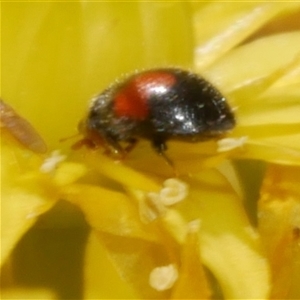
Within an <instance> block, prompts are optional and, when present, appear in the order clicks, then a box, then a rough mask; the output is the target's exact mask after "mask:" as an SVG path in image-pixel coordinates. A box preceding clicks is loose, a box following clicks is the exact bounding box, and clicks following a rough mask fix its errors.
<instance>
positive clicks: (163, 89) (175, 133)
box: [80, 68, 235, 164]
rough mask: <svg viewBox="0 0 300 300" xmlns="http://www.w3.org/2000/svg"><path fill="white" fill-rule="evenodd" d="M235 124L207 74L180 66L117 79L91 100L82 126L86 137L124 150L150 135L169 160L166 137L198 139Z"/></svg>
mask: <svg viewBox="0 0 300 300" xmlns="http://www.w3.org/2000/svg"><path fill="white" fill-rule="evenodd" d="M234 126H235V118H234V114H233V112H232V110H231V108H230V106H229V105H228V103H227V102H226V99H225V97H224V96H223V95H222V94H221V93H220V92H219V91H218V90H217V89H216V88H215V87H214V86H213V85H211V84H210V83H209V82H208V81H206V80H205V79H204V78H202V77H200V76H198V75H196V74H194V73H191V72H189V71H185V70H181V69H178V68H161V69H150V70H146V71H142V72H139V73H135V74H133V75H130V76H128V77H126V78H125V79H124V80H120V81H117V82H116V83H114V84H112V85H111V86H110V87H108V88H107V89H106V90H104V91H103V92H102V93H101V94H99V95H98V96H96V97H95V98H94V99H92V102H91V106H90V109H89V112H88V115H87V117H86V119H85V120H84V121H82V122H81V125H80V127H81V131H82V132H83V133H84V135H85V136H86V138H85V142H88V143H89V144H93V145H98V144H101V145H102V146H104V147H105V149H106V150H107V152H109V153H117V154H121V155H124V154H125V153H127V152H128V151H129V149H131V148H132V147H133V145H134V144H135V143H136V142H137V141H138V139H139V138H144V139H147V140H149V141H150V142H151V143H152V146H153V147H154V149H155V150H156V151H157V153H158V154H160V155H162V156H163V157H164V158H165V159H166V161H167V162H168V163H169V164H172V162H171V161H170V160H169V159H168V157H167V156H166V154H165V151H166V149H167V147H166V141H167V140H169V139H174V140H183V141H187V142H197V141H201V140H206V139H210V138H213V137H218V136H221V135H222V134H224V133H225V132H226V131H228V130H230V129H232V128H233V127H234ZM124 142H125V143H124ZM125 145H127V146H125Z"/></svg>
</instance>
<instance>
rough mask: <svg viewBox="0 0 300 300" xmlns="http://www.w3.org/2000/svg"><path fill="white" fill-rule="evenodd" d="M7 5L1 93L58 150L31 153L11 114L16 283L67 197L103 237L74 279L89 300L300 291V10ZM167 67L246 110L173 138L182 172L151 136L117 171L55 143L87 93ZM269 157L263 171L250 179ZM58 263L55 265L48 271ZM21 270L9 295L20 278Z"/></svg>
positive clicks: (95, 240)
mask: <svg viewBox="0 0 300 300" xmlns="http://www.w3.org/2000/svg"><path fill="white" fill-rule="evenodd" d="M2 6H3V7H2V9H3V11H4V13H3V24H2V31H3V34H2V35H3V37H2V39H3V49H2V52H3V53H2V57H3V58H2V59H3V66H2V72H3V74H4V75H5V76H4V78H3V90H2V96H3V98H4V100H5V101H7V103H9V104H10V105H11V106H13V107H14V108H15V110H16V111H17V112H18V113H20V114H21V115H22V116H23V117H24V118H26V119H27V120H28V121H30V123H31V124H32V125H33V126H34V127H35V128H36V129H37V131H38V132H39V133H40V134H41V137H43V138H44V139H45V141H46V143H47V144H48V146H49V152H48V153H47V154H46V155H44V154H37V153H34V152H32V151H31V150H30V149H28V146H30V143H29V141H28V139H27V138H25V143H24V141H22V140H21V142H23V143H21V144H20V143H19V142H20V139H18V137H19V136H18V134H16V133H15V132H14V128H9V126H7V122H9V121H7V119H5V118H4V117H3V113H2V115H1V122H2V126H3V136H2V141H1V143H2V145H1V147H2V148H1V150H2V151H1V159H2V161H1V166H2V174H3V175H2V176H3V178H2V185H3V187H2V190H1V192H2V218H3V219H2V222H1V223H2V236H1V238H2V242H4V244H3V245H4V250H5V251H4V252H3V253H2V264H3V265H4V267H6V268H7V269H8V271H6V272H4V277H5V278H8V277H9V276H8V275H9V273H10V271H11V268H9V267H7V266H10V264H12V265H13V266H14V262H15V261H16V255H17V254H15V253H12V250H13V248H14V247H15V246H16V244H17V242H18V241H19V240H20V238H21V236H22V235H24V233H25V232H26V231H27V230H28V229H29V228H30V227H31V226H32V225H33V224H34V223H35V222H36V221H38V220H43V217H40V215H41V214H42V213H44V212H45V211H47V210H49V209H50V208H51V207H53V205H55V204H56V207H57V205H59V203H61V201H59V200H66V201H68V202H69V203H71V204H72V205H75V206H76V207H78V208H79V209H80V211H81V212H82V213H83V214H84V217H85V220H86V221H87V223H88V225H89V226H90V228H92V232H91V234H90V235H89V238H88V241H87V242H86V244H83V247H86V251H85V257H84V262H85V263H84V267H83V271H82V270H81V269H79V268H78V269H76V272H74V273H73V272H72V271H70V273H68V276H69V277H70V278H72V277H73V276H74V277H76V276H77V275H76V274H80V272H83V277H84V280H82V282H81V284H82V291H81V293H82V295H83V296H82V297H84V298H85V299H105V298H110V299H111V298H128V299H129V298H135V299H144V298H148V299H150V298H151V299H181V298H183V299H210V298H213V297H214V298H220V297H224V299H273V298H281V299H295V298H297V297H298V298H299V297H300V289H299V287H298V281H299V277H300V270H299V264H297V261H298V260H299V255H300V249H299V239H300V237H299V236H300V234H299V228H300V217H299V215H300V209H299V195H300V191H299V189H298V187H297V186H298V184H297V183H298V181H299V164H300V142H299V141H300V139H299V137H300V136H299V135H300V134H299V132H300V131H299V129H300V122H299V117H298V116H299V112H300V100H299V99H300V89H299V82H300V72H299V68H300V66H299V64H300V44H299V38H300V31H299V30H300V29H299V26H298V23H297V22H296V21H295V20H298V18H299V9H300V5H299V4H298V3H289V2H287V3H240V2H232V3H223V2H206V3H201V2H199V3H188V2H187V3H185V2H163V1H157V2H142V1H137V2H125V3H121V2H119V3H115V2H106V3H105V2H57V3H52V2H49V3H48V2H47V3H46V2H44V3H33V2H6V3H3V5H2ZM293 20H294V22H293ZM170 65H171V66H180V67H182V68H187V69H192V70H194V71H195V72H198V73H201V74H202V75H203V76H204V77H206V78H207V79H208V80H210V81H211V82H212V83H213V84H214V85H216V86H217V87H218V88H219V89H220V90H221V91H222V93H224V94H225V95H226V96H227V98H228V100H229V102H230V103H231V105H232V107H233V108H234V112H235V114H236V117H237V126H236V128H235V129H234V130H233V131H232V132H230V133H228V135H227V136H225V137H223V138H222V139H219V140H217V141H216V140H213V141H208V142H203V143H195V144H192V143H191V144H189V143H185V142H177V141H170V142H169V143H168V148H169V149H168V156H169V157H170V158H171V159H172V160H173V161H174V164H175V168H176V171H177V172H178V174H179V176H178V178H171V177H174V173H173V170H172V169H171V168H170V167H169V166H168V165H166V164H165V162H164V160H163V159H162V158H161V157H159V156H158V155H157V154H156V153H155V152H154V151H153V150H152V149H151V147H150V146H149V143H148V142H146V141H142V142H140V143H139V145H138V146H137V147H136V149H134V150H133V151H132V152H131V153H130V154H129V155H128V157H127V159H126V160H124V161H122V162H115V161H113V160H112V159H111V158H109V157H107V156H105V155H104V154H103V153H102V151H101V150H98V151H92V150H91V149H84V148H82V149H80V150H78V151H71V150H70V149H69V148H70V147H69V145H70V143H69V142H64V143H60V142H59V140H60V139H62V138H65V137H67V136H70V135H71V134H72V133H75V132H76V126H77V124H78V122H79V120H80V119H81V118H82V117H84V114H85V111H86V107H87V99H89V98H91V97H92V96H93V95H94V94H96V93H98V92H99V91H101V89H103V88H105V87H106V86H107V85H108V84H109V83H110V82H111V81H113V80H114V79H115V78H116V77H118V76H119V75H120V74H123V73H127V72H132V71H133V70H136V69H143V68H150V67H157V66H170ZM24 122H25V121H24ZM24 122H23V123H22V122H21V124H25V123H24ZM25 127H26V126H25ZM25 129H26V128H25ZM26 130H27V129H26ZM26 130H25V135H26ZM29 131H30V129H29ZM22 132H24V130H23V131H21V133H22ZM29 133H30V132H29ZM27 134H28V131H27ZM28 135H29V136H30V134H28ZM32 135H33V136H34V138H35V139H36V140H39V137H38V136H35V134H32ZM32 135H31V136H32ZM26 137H27V135H26ZM16 138H17V140H16ZM18 140H19V141H18ZM29 148H30V147H29ZM58 149H60V150H59V151H58ZM33 150H36V149H33ZM51 153H52V154H51ZM229 159H231V160H232V161H234V164H232V163H231V162H229ZM249 159H250V160H251V162H250V164H249V163H247V161H246V160H248V161H249ZM257 160H260V161H261V163H260V164H258V162H257ZM262 162H264V163H265V165H264V166H266V167H267V168H268V171H267V172H266V173H265V174H264V173H263V171H262V170H261V171H259V172H256V173H255V175H253V174H252V173H251V170H253V169H254V167H255V166H262V165H263V163H262ZM249 166H250V170H249ZM235 167H236V168H235ZM261 169H262V168H261ZM253 176H260V177H262V176H264V179H263V184H262V186H261V190H260V191H261V196H260V197H259V208H258V210H256V209H255V208H253V206H254V205H253V204H251V202H253V201H256V200H257V198H258V195H257V194H258V186H259V185H260V182H259V180H258V179H257V180H253ZM243 189H244V190H243ZM255 192H256V194H255ZM251 195H253V196H251ZM243 199H245V202H243V201H242V200H243ZM58 207H59V206H58ZM68 213H71V209H70V208H69V210H68V211H67V213H66V215H68ZM256 214H257V216H258V218H257V219H255V220H254V221H253V215H256ZM57 216H58V215H57V214H52V217H51V214H50V219H52V220H53V219H55V218H56V217H57ZM72 216H73V215H71V218H70V219H68V220H69V221H70V222H71V224H72V222H75V221H74V220H73V221H71V220H72ZM251 216H252V217H251ZM251 218H252V219H251ZM255 221H257V222H258V224H255ZM50 224H51V222H50ZM60 225H63V226H67V227H68V226H70V225H69V224H68V222H65V223H64V222H63V223H61V224H60ZM40 226H41V225H40ZM36 230H39V227H38V226H36ZM40 230H41V229H40ZM79 231H80V230H79V229H78V226H74V228H73V232H75V233H77V232H79ZM45 232H47V231H45ZM31 234H32V233H31ZM29 236H30V234H29ZM58 236H59V234H58ZM49 246H50V247H49V248H51V247H53V246H52V245H49ZM19 247H22V246H19ZM35 247H37V248H39V247H40V245H39V244H35ZM21 250H22V248H21ZM72 250H73V249H69V250H68V253H69V254H70V256H71V253H72ZM17 253H18V251H17ZM33 253H35V252H34V251H33ZM47 254H50V252H47ZM27 255H28V256H30V253H29V254H27ZM33 255H34V254H33ZM17 257H18V256H17ZM78 259H79V260H80V259H81V258H80V257H78ZM61 263H62V261H58V260H51V259H50V258H49V261H47V265H49V264H51V268H50V269H51V270H55V268H57V266H58V268H59V265H60V264H61ZM53 266H54V267H53ZM20 268H21V266H20ZM32 268H33V267H32ZM7 269H4V270H7ZM14 270H15V273H14V274H13V276H12V282H8V283H7V285H6V286H4V287H6V290H8V288H12V289H14V288H15V286H16V285H17V284H19V283H20V282H18V280H17V278H18V275H19V274H20V271H18V268H16V267H15V268H14ZM45 272H46V270H45ZM54 274H55V273H54ZM30 279H31V278H29V282H30V286H34V285H35V284H36V286H37V287H38V286H39V285H38V284H37V283H36V281H35V280H34V277H33V278H32V281H30ZM21 282H22V280H21ZM62 285H63V286H64V287H65V289H64V288H62V287H61V284H59V282H58V281H56V285H55V286H54V287H53V285H52V284H51V283H50V284H49V283H48V284H47V283H46V288H49V289H53V290H54V293H57V294H58V296H59V297H65V298H67V297H69V298H72V297H73V298H74V293H75V294H76V292H74V291H72V290H69V285H68V284H67V280H66V279H65V278H64V280H63V284H62ZM71 285H72V284H71ZM43 286H45V284H44V285H43ZM76 291H78V290H76ZM23 293H24V294H23V295H24V296H22V297H23V298H25V297H26V291H24V292H23ZM49 295H50V296H45V297H53V296H52V293H49ZM62 295H64V296H62ZM70 295H72V296H70ZM75 297H78V298H79V297H81V296H80V292H77V294H76V296H75Z"/></svg>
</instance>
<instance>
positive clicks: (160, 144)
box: [152, 139, 177, 177]
mask: <svg viewBox="0 0 300 300" xmlns="http://www.w3.org/2000/svg"><path fill="white" fill-rule="evenodd" d="M152 146H153V148H154V149H155V150H156V152H157V153H158V154H159V155H161V156H162V158H163V159H164V161H165V162H166V163H167V165H169V166H170V167H171V168H172V169H173V172H174V174H175V176H176V177H177V170H176V169H175V166H174V163H173V161H172V160H171V159H170V158H169V157H168V156H167V154H166V150H167V145H166V142H165V140H164V139H155V140H154V141H152Z"/></svg>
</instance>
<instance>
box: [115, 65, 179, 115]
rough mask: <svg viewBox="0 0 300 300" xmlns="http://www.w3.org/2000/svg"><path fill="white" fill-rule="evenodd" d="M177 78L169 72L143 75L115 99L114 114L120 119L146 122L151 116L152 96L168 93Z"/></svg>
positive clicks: (131, 82) (122, 89) (128, 84)
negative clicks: (125, 118) (149, 115)
mask: <svg viewBox="0 0 300 300" xmlns="http://www.w3.org/2000/svg"><path fill="white" fill-rule="evenodd" d="M175 83H176V78H175V76H174V75H173V74H171V73H169V72H159V71H153V72H148V73H141V74H139V75H137V76H135V77H133V79H132V80H130V81H128V82H127V83H126V84H125V85H124V86H122V88H121V89H120V90H119V91H118V92H117V94H116V95H115V98H114V112H115V114H116V115H117V116H119V117H129V118H132V119H135V120H144V119H146V118H147V116H148V114H149V105H148V103H149V99H150V98H151V96H152V95H155V96H156V95H157V94H163V93H166V92H167V91H168V90H169V89H170V88H171V87H172V86H173V85H174V84H175Z"/></svg>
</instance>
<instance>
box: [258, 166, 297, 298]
mask: <svg viewBox="0 0 300 300" xmlns="http://www.w3.org/2000/svg"><path fill="white" fill-rule="evenodd" d="M299 182H300V169H299V167H293V166H279V165H271V166H270V167H269V169H268V172H267V174H266V176H265V179H264V183H263V186H262V189H261V197H260V200H259V215H258V216H259V232H260V234H261V236H262V241H263V243H264V247H265V249H266V252H267V255H268V258H269V261H270V264H271V269H272V281H273V285H272V286H273V288H272V293H271V298H272V299H299V297H300V292H299V280H300V266H299V260H300V247H299V242H300V234H299V232H300V200H299V199H300V189H299Z"/></svg>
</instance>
